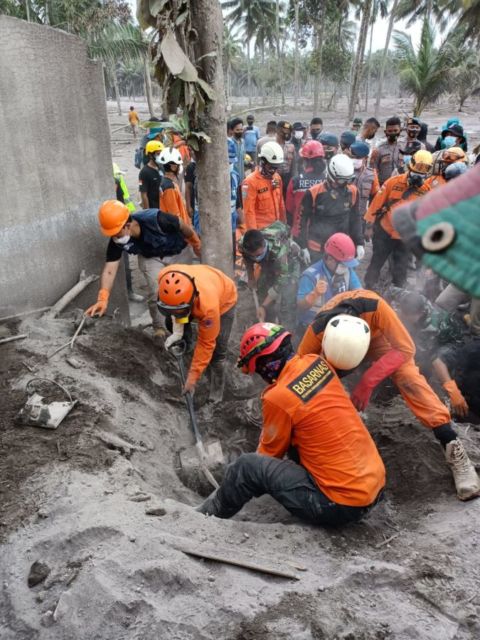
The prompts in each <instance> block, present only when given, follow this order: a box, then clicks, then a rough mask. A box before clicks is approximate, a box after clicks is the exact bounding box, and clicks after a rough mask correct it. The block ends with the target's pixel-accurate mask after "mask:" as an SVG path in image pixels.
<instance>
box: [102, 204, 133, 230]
mask: <svg viewBox="0 0 480 640" xmlns="http://www.w3.org/2000/svg"><path fill="white" fill-rule="evenodd" d="M129 217H130V211H129V210H128V207H127V206H126V205H124V204H123V203H122V202H119V201H118V200H105V202H104V203H102V205H101V206H100V209H99V210H98V222H99V223H100V231H101V232H102V233H103V235H104V236H109V237H112V236H116V235H117V233H119V232H120V231H121V230H122V229H123V227H124V226H125V224H126V223H127V222H128V219H129Z"/></svg>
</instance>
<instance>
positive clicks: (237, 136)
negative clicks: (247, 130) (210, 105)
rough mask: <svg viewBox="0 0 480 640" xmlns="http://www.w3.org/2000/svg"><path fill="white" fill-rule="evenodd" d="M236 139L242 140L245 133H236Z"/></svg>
mask: <svg viewBox="0 0 480 640" xmlns="http://www.w3.org/2000/svg"><path fill="white" fill-rule="evenodd" d="M233 136H234V138H236V139H237V140H241V139H242V138H243V131H240V133H238V132H235V133H234V134H233Z"/></svg>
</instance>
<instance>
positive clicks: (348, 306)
mask: <svg viewBox="0 0 480 640" xmlns="http://www.w3.org/2000/svg"><path fill="white" fill-rule="evenodd" d="M340 314H346V315H347V316H355V317H357V318H362V319H363V320H365V322H366V323H367V324H368V326H369V328H370V331H371V342H370V348H369V349H368V353H367V355H366V359H367V361H369V362H371V363H372V364H371V366H370V367H369V368H368V369H367V370H366V371H365V372H364V373H363V375H362V378H361V379H360V381H359V382H358V384H357V385H356V386H355V388H354V390H353V391H352V393H351V399H352V402H353V404H354V405H355V407H356V408H357V409H358V410H359V411H364V410H365V408H366V407H367V405H368V403H369V401H370V398H371V395H372V393H373V392H374V390H375V388H376V387H377V386H378V385H379V384H380V383H381V382H382V381H383V380H385V379H386V378H388V377H391V378H392V380H393V382H394V383H395V385H396V387H397V388H398V390H399V392H400V394H401V396H402V398H403V399H404V400H405V402H406V403H407V405H408V407H409V409H410V410H411V411H412V412H413V413H414V414H415V416H416V417H417V418H418V419H419V420H420V422H421V423H422V424H423V425H424V426H426V427H428V428H430V429H432V431H433V434H434V435H435V437H436V438H437V439H438V440H439V441H440V443H441V444H442V446H443V447H444V449H445V456H446V460H447V463H448V465H449V467H450V469H451V470H452V474H453V478H454V481H455V486H456V489H457V495H458V497H459V498H460V499H461V500H469V499H470V498H473V497H475V496H477V495H479V493H480V480H479V478H478V476H477V473H476V471H475V467H474V466H473V464H472V463H471V461H470V459H469V458H468V455H467V453H466V452H465V449H464V448H463V445H462V443H461V441H460V440H459V439H458V438H457V434H456V432H455V431H454V429H453V427H452V422H451V417H450V412H449V411H448V409H447V407H446V406H445V405H444V404H443V403H442V402H441V401H440V399H439V398H438V396H437V395H436V394H435V393H434V391H433V390H432V389H431V387H430V386H429V384H428V383H427V381H426V380H425V378H424V377H423V376H422V375H421V374H420V371H419V369H418V367H417V365H416V364H415V360H414V356H415V345H414V343H413V340H412V338H411V337H410V334H409V333H408V331H407V330H406V328H405V327H404V325H403V324H402V322H401V320H400V318H399V317H398V315H397V314H396V313H395V311H394V310H393V309H392V308H391V307H390V306H389V305H388V304H387V302H385V300H383V298H381V297H380V296H379V295H378V294H376V293H374V292H373V291H367V290H365V289H358V290H356V291H345V292H344V293H339V294H338V295H336V296H335V297H334V298H332V299H331V300H329V302H327V304H325V305H324V306H323V307H322V309H321V310H320V312H319V313H318V314H317V316H316V318H315V320H314V321H313V322H312V324H311V325H310V326H309V327H308V329H307V331H306V333H305V335H304V337H303V340H302V341H301V343H300V345H299V347H298V354H299V355H300V356H303V355H305V354H310V353H317V354H321V353H322V352H323V353H324V355H325V357H326V358H327V360H328V361H329V362H330V364H332V365H333V366H334V367H335V368H336V369H337V370H343V369H344V367H343V366H342V365H341V364H339V363H338V362H337V358H335V357H332V356H331V355H330V354H329V353H328V351H326V350H325V344H324V333H325V331H326V328H327V325H328V324H329V322H330V321H332V322H333V319H335V318H337V317H343V315H342V316H340ZM334 338H335V336H334ZM342 340H343V343H344V344H342ZM333 341H334V340H332V342H333ZM338 343H339V344H338V345H337V350H338V351H339V352H341V351H342V347H343V348H344V349H345V351H346V352H347V353H348V350H349V349H351V347H352V345H351V344H350V343H348V342H347V341H345V339H344V336H343V335H342V333H341V332H339V333H338ZM343 373H344V374H345V375H346V374H348V373H350V371H343Z"/></svg>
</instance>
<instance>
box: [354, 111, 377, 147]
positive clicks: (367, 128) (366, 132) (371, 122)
mask: <svg viewBox="0 0 480 640" xmlns="http://www.w3.org/2000/svg"><path fill="white" fill-rule="evenodd" d="M379 129H380V123H379V121H378V120H377V119H376V118H368V119H367V120H365V123H364V125H363V127H362V130H361V131H360V134H359V135H358V136H357V139H358V140H362V141H363V142H366V143H367V144H369V145H370V146H371V145H372V142H373V139H374V138H375V136H376V135H377V131H378V130H379Z"/></svg>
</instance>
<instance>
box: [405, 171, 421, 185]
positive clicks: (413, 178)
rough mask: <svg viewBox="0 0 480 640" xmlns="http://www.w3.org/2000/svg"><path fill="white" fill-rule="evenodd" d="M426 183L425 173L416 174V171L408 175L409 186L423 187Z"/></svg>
mask: <svg viewBox="0 0 480 640" xmlns="http://www.w3.org/2000/svg"><path fill="white" fill-rule="evenodd" d="M424 182H425V176H424V175H423V173H415V172H414V171H410V173H409V174H408V184H409V185H410V186H411V187H421V186H422V184H423V183H424Z"/></svg>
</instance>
